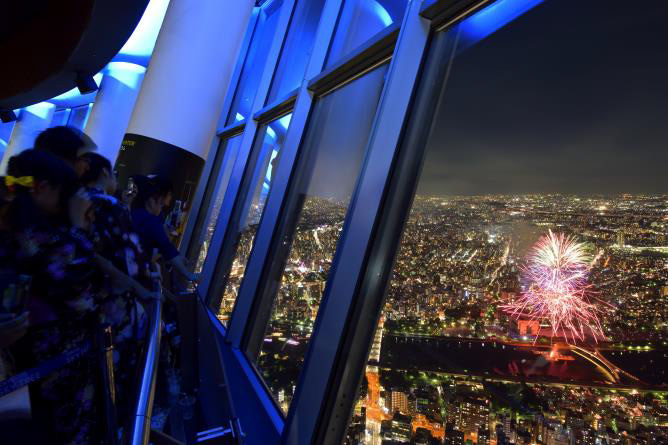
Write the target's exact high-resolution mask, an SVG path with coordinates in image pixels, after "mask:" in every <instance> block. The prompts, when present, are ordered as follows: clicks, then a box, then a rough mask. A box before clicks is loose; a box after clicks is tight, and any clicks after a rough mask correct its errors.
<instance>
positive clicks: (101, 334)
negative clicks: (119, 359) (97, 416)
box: [97, 325, 118, 445]
mask: <svg viewBox="0 0 668 445" xmlns="http://www.w3.org/2000/svg"><path fill="white" fill-rule="evenodd" d="M97 345H98V347H99V352H98V354H99V360H100V369H101V370H102V388H103V391H104V393H103V396H104V414H105V419H106V427H107V443H108V444H109V445H116V444H117V443H118V419H117V413H116V382H115V380H114V341H113V336H112V330H111V326H109V325H104V326H102V327H101V329H100V330H99V331H98V333H97Z"/></svg>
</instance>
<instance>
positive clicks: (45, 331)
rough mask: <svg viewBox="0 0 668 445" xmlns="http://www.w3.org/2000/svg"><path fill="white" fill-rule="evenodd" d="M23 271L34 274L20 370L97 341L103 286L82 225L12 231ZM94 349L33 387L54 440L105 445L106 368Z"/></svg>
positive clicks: (35, 410)
mask: <svg viewBox="0 0 668 445" xmlns="http://www.w3.org/2000/svg"><path fill="white" fill-rule="evenodd" d="M12 241H13V244H14V249H12V250H13V252H11V251H10V250H6V251H5V254H9V255H11V258H14V259H15V261H16V263H15V264H16V268H17V271H18V272H19V273H22V274H26V275H30V276H31V277H32V284H31V288H30V292H29V297H28V310H29V311H30V319H31V320H30V321H31V326H30V328H29V329H28V333H27V334H26V336H25V337H24V338H22V339H21V340H19V342H17V343H16V344H15V345H14V347H13V350H14V351H15V355H16V356H17V362H18V364H19V366H20V368H21V369H28V368H32V367H34V366H36V365H38V364H39V363H41V362H43V361H45V360H48V359H51V358H54V357H56V356H58V355H60V354H62V353H63V352H66V351H70V350H74V349H76V348H78V347H81V346H82V344H83V343H84V342H85V341H86V340H89V341H92V340H93V333H94V332H95V327H96V325H97V323H98V321H97V317H98V310H99V303H100V301H101V298H103V296H104V295H103V292H102V291H101V283H102V281H101V279H102V277H101V275H100V274H99V272H98V270H97V268H96V266H95V263H94V260H93V245H92V243H91V242H90V241H89V240H88V238H87V235H86V234H85V233H84V232H82V231H80V230H78V229H68V228H66V227H58V228H52V227H44V228H36V227H33V228H30V229H26V230H24V231H22V232H21V233H18V234H16V235H15V236H14V237H13V240H12ZM96 358H97V357H96V355H95V354H93V353H89V354H87V355H85V356H84V357H82V358H80V359H78V360H76V361H74V362H73V363H71V364H69V365H67V366H65V367H63V368H60V369H59V370H58V371H56V372H54V373H52V374H50V375H48V376H47V377H45V378H44V379H42V380H39V381H37V382H35V383H33V384H31V385H30V387H29V389H30V399H31V407H32V414H33V419H34V420H35V422H36V423H37V425H39V426H40V428H44V430H45V431H46V432H48V435H49V437H50V438H51V440H50V443H52V444H68V445H69V444H73V445H79V444H99V443H101V440H102V437H103V432H104V427H103V425H102V424H101V422H100V419H101V418H103V413H100V412H98V411H97V410H98V407H99V406H101V404H100V402H99V398H100V395H101V393H102V392H101V391H100V390H99V382H100V372H99V366H97V360H96Z"/></svg>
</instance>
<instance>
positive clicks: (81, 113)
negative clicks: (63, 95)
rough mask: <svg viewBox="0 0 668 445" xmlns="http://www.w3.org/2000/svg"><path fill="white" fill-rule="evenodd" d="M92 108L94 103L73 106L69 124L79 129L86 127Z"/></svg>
mask: <svg viewBox="0 0 668 445" xmlns="http://www.w3.org/2000/svg"><path fill="white" fill-rule="evenodd" d="M92 108H93V104H86V105H82V106H80V107H74V108H72V111H71V112H70V116H69V120H68V121H67V125H69V126H70V127H74V128H76V129H79V130H83V129H84V128H86V122H88V116H90V110H91V109H92Z"/></svg>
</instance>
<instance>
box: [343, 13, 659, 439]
mask: <svg viewBox="0 0 668 445" xmlns="http://www.w3.org/2000/svg"><path fill="white" fill-rule="evenodd" d="M638 6H640V5H638ZM667 19H668V8H666V5H665V4H664V3H663V2H659V1H651V2H645V3H643V5H642V7H639V8H637V9H628V3H627V2H622V1H616V0H615V1H603V0H596V1H591V2H576V1H556V0H552V1H545V2H540V1H533V2H526V1H510V0H505V1H504V0H500V1H498V2H496V3H493V4H492V5H491V6H489V7H488V8H486V9H483V10H481V11H480V12H478V13H477V14H475V15H472V16H471V17H469V18H468V19H466V20H464V21H463V22H461V23H460V24H459V25H457V26H454V27H451V28H449V29H448V30H447V31H444V32H445V34H441V35H438V36H436V37H435V38H434V40H435V41H439V40H443V39H449V41H450V42H452V43H451V44H449V45H442V46H441V48H442V50H443V51H442V52H441V53H438V54H435V55H434V56H433V57H432V58H431V61H430V63H434V64H443V65H444V66H445V65H449V68H448V69H447V70H443V73H444V75H443V77H442V78H441V85H438V87H435V88H434V89H433V94H439V93H440V92H441V87H442V88H443V92H442V97H441V101H440V105H439V106H438V107H436V109H435V112H434V113H433V122H431V124H430V125H426V126H425V128H426V130H427V131H428V132H429V133H428V134H429V136H428V138H427V139H426V143H425V144H421V145H420V146H410V147H408V146H406V147H404V148H403V149H404V150H411V151H412V152H416V151H417V152H419V153H424V158H423V166H422V169H421V175H420V176H419V180H416V192H415V196H414V198H413V202H412V207H411V209H410V213H409V216H408V219H407V222H406V225H405V228H404V231H403V237H402V241H401V244H400V248H399V250H398V253H397V255H396V259H395V263H394V268H393V272H392V276H391V280H390V283H389V286H388V290H387V295H386V299H385V303H384V308H383V310H382V314H381V315H380V317H379V323H378V327H377V330H376V336H375V339H374V341H373V344H372V345H371V348H370V351H371V352H370V355H369V357H368V364H367V367H366V370H365V373H364V376H363V377H362V378H361V379H360V380H361V382H362V383H361V387H360V389H359V391H358V402H357V404H356V408H355V412H354V414H353V417H352V421H351V424H350V426H349V429H348V434H347V437H346V443H349V444H381V443H421V444H432V443H433V444H437V443H439V444H440V443H462V444H463V443H474V444H475V443H477V444H490V443H497V444H501V443H563V444H567V443H582V444H594V443H666V441H668V432H667V431H666V429H665V427H664V426H663V425H662V424H661V422H657V421H656V420H655V419H658V418H663V417H664V416H665V415H666V413H668V402H667V400H666V397H665V393H664V388H665V385H666V384H668V312H667V311H666V305H665V300H666V298H667V297H668V286H667V285H668V180H667V179H666V165H668V151H667V150H666V149H665V141H666V140H667V139H668V129H667V128H668V127H666V126H665V119H666V108H665V104H666V99H668V82H666V79H668V59H666V58H665V57H664V56H665V54H666V50H667V49H668V46H667V42H668V31H667V30H666V28H665V26H663V23H664V22H665V20H667ZM622 24H623V25H622ZM423 87H425V86H424V85H423ZM415 111H419V110H415ZM414 124H415V123H414ZM418 124H419V123H418ZM360 298H364V296H363V295H362V296H360Z"/></svg>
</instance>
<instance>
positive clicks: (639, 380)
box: [379, 335, 668, 390]
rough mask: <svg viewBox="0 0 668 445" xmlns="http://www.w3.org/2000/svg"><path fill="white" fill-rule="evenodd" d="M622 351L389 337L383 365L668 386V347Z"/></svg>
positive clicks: (527, 378) (504, 376)
mask: <svg viewBox="0 0 668 445" xmlns="http://www.w3.org/2000/svg"><path fill="white" fill-rule="evenodd" d="M621 354H622V353H621V352H620V353H619V355H616V353H615V352H614V351H612V350H598V349H596V348H589V347H582V346H573V345H567V344H560V345H556V346H544V345H533V344H525V343H510V342H503V341H499V340H496V341H490V340H480V339H463V338H452V337H425V336H406V335H384V336H383V341H382V347H381V355H380V363H379V366H380V367H382V368H392V369H405V370H416V371H417V370H419V371H434V372H444V373H450V374H467V375H475V376H480V377H489V378H498V379H508V380H517V381H527V382H537V383H538V382H542V383H560V384H575V385H585V386H586V385H593V386H606V387H619V388H638V389H641V388H647V389H649V388H655V389H663V390H668V386H666V384H667V383H668V379H666V378H663V373H664V371H663V370H665V369H668V351H651V352H650V351H648V352H647V353H646V354H642V353H638V354H637V355H636V356H635V357H633V356H629V354H627V355H626V356H623V355H621ZM629 368H630V369H629ZM636 371H638V372H636Z"/></svg>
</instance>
